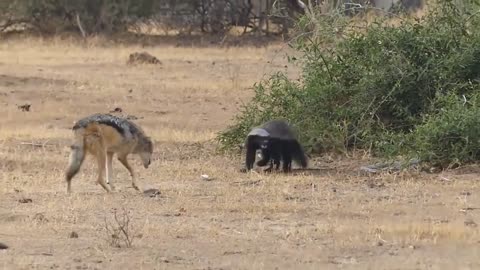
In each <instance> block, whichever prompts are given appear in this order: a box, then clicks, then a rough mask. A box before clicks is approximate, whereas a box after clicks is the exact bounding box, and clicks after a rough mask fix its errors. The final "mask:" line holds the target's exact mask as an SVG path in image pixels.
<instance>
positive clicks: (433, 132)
mask: <svg viewBox="0 0 480 270" xmlns="http://www.w3.org/2000/svg"><path fill="white" fill-rule="evenodd" d="M479 90H480V88H477V91H479ZM441 99H442V103H443V104H442V105H443V106H442V108H441V109H439V110H438V113H436V114H434V115H431V116H425V122H424V123H423V124H421V125H419V126H418V127H417V128H416V130H415V132H414V133H412V138H413V139H414V147H413V148H412V152H413V153H415V154H417V156H418V157H419V158H420V159H421V160H422V161H427V162H430V163H432V164H434V165H439V166H442V167H446V166H450V165H453V164H463V163H468V162H473V161H478V160H480V93H477V94H475V95H474V96H473V97H472V99H471V100H468V101H467V100H466V99H465V100H464V99H462V98H458V97H457V96H456V95H450V96H446V97H442V98H441Z"/></svg>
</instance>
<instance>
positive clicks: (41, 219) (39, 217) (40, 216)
mask: <svg viewBox="0 0 480 270" xmlns="http://www.w3.org/2000/svg"><path fill="white" fill-rule="evenodd" d="M33 219H34V220H36V221H38V222H48V219H47V218H46V217H45V216H44V215H43V214H42V213H37V214H35V215H34V216H33Z"/></svg>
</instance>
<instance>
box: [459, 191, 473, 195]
mask: <svg viewBox="0 0 480 270" xmlns="http://www.w3.org/2000/svg"><path fill="white" fill-rule="evenodd" d="M460 195H463V196H470V195H472V193H470V192H469V191H463V192H460Z"/></svg>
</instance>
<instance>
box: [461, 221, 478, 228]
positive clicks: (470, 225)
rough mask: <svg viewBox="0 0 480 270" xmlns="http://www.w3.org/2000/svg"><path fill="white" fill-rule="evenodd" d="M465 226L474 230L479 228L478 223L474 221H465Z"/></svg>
mask: <svg viewBox="0 0 480 270" xmlns="http://www.w3.org/2000/svg"><path fill="white" fill-rule="evenodd" d="M464 224H465V226H468V227H473V228H475V227H477V226H478V225H477V223H476V222H475V221H473V220H465V222H464Z"/></svg>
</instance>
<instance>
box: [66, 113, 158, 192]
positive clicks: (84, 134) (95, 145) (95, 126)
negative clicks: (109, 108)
mask: <svg viewBox="0 0 480 270" xmlns="http://www.w3.org/2000/svg"><path fill="white" fill-rule="evenodd" d="M72 130H73V133H74V143H73V144H72V145H71V152H70V160H69V164H68V168H67V170H66V173H65V179H66V181H67V192H68V193H70V192H71V181H72V178H73V177H74V176H75V175H76V174H77V173H78V171H79V170H80V167H81V166H82V163H83V161H84V159H85V155H86V154H87V153H90V154H92V155H93V156H95V158H96V160H97V163H98V180H97V181H98V183H99V184H100V185H101V186H102V187H103V188H104V189H105V190H106V191H107V192H110V191H111V190H114V189H115V188H114V186H113V183H112V159H113V155H114V154H115V153H116V154H117V158H118V160H119V161H120V162H121V163H122V164H123V166H125V167H126V168H127V169H128V171H129V172H130V176H131V177H132V186H133V187H134V188H135V189H137V190H138V189H139V188H138V185H137V182H136V176H135V174H134V172H133V169H132V167H131V166H130V164H128V161H127V156H128V155H129V154H138V155H139V156H140V158H141V159H142V162H143V166H144V167H145V168H148V166H149V165H150V162H151V156H152V153H153V143H152V141H151V139H150V138H149V137H148V136H146V135H145V133H144V131H143V130H142V129H141V128H140V127H139V126H138V125H136V124H135V123H133V122H131V121H128V120H127V119H124V118H120V117H117V116H114V115H110V114H94V115H91V116H88V117H85V118H82V119H80V120H78V121H77V122H76V123H75V125H74V126H73V128H72ZM105 170H106V177H107V181H106V182H105V181H104V179H103V175H104V173H105ZM108 186H110V188H109V187H108Z"/></svg>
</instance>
